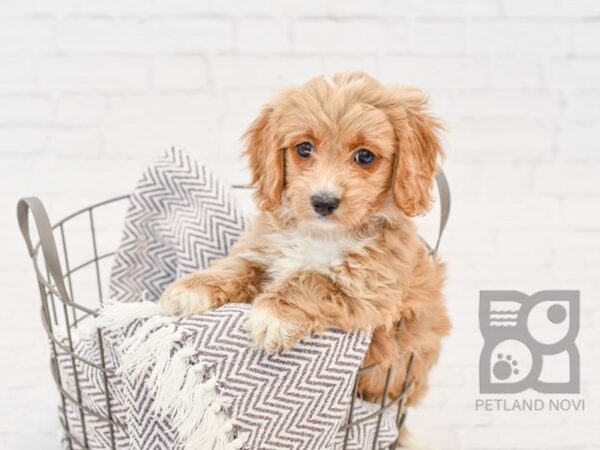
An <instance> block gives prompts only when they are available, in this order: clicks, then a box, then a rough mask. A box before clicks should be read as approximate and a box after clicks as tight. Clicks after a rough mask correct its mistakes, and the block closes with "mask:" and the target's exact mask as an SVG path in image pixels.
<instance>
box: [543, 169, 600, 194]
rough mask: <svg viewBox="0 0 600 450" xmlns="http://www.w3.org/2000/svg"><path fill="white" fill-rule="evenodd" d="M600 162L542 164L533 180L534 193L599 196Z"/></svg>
mask: <svg viewBox="0 0 600 450" xmlns="http://www.w3.org/2000/svg"><path fill="white" fill-rule="evenodd" d="M598 173H600V161H598V162H596V163H595V164H594V163H592V162H587V163H569V162H562V163H560V164H556V163H554V164H543V165H542V166H540V167H539V168H538V169H537V171H536V174H535V176H534V178H533V180H534V183H535V186H534V189H535V191H536V192H538V193H540V194H542V195H548V194H550V195H557V196H559V195H598V196H600V179H598V177H597V176H596V174H598Z"/></svg>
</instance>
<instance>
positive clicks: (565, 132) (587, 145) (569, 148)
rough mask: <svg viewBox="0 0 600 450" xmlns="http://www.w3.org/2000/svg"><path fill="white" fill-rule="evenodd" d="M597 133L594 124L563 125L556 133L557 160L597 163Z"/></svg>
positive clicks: (598, 154) (599, 154) (596, 127)
mask: <svg viewBox="0 0 600 450" xmlns="http://www.w3.org/2000/svg"><path fill="white" fill-rule="evenodd" d="M597 131H598V125H597V124H595V123H572V124H571V123H564V124H563V126H562V127H561V128H560V129H559V131H558V138H557V147H558V152H557V154H558V158H559V159H560V160H561V161H573V162H588V161H599V160H600V152H598V145H597V143H596V141H595V139H596V136H597Z"/></svg>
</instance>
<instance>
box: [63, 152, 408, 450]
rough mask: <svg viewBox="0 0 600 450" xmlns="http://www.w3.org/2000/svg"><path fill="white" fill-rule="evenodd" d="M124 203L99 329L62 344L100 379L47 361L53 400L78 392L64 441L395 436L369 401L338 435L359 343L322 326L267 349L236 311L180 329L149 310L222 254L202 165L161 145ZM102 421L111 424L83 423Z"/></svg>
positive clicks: (228, 443)
mask: <svg viewBox="0 0 600 450" xmlns="http://www.w3.org/2000/svg"><path fill="white" fill-rule="evenodd" d="M130 202H131V204H130V207H129V210H128V213H127V218H126V223H125V228H124V232H123V238H122V241H121V245H120V248H119V250H118V251H117V255H116V258H115V263H114V266H113V272H112V277H111V286H110V290H111V297H112V300H111V301H109V302H107V303H106V304H105V307H104V308H103V309H102V311H101V314H100V316H99V317H98V318H97V320H96V321H95V323H94V326H93V329H92V331H96V330H101V331H102V333H97V332H90V333H87V334H84V335H82V336H81V337H80V338H79V339H78V341H77V342H76V343H75V346H76V353H77V354H78V355H80V356H81V357H82V358H84V359H85V360H88V361H91V362H92V363H93V364H99V363H100V361H101V359H102V358H104V360H105V362H106V365H107V368H108V369H107V375H108V376H107V377H106V379H105V378H104V374H103V373H102V371H100V370H99V369H98V368H96V367H94V366H93V365H88V364H82V363H81V361H80V360H79V359H73V358H71V356H70V355H68V354H66V353H59V354H58V355H57V362H58V365H57V366H58V367H57V372H58V375H59V376H60V377H61V378H62V379H63V380H66V383H67V385H66V392H67V397H68V396H70V397H71V398H77V397H76V396H80V398H81V401H82V403H83V404H84V405H85V409H84V410H83V411H82V410H79V409H78V408H76V407H75V406H74V405H73V403H72V402H67V408H66V417H64V418H63V420H66V421H67V422H68V424H69V432H70V433H71V434H73V435H74V436H75V437H76V438H78V439H79V440H80V441H82V442H85V444H87V447H88V448H92V449H101V448H111V444H110V443H111V441H114V442H116V448H119V449H139V450H142V449H143V450H146V449H159V450H163V449H164V450H167V449H169V450H174V449H199V450H209V449H224V450H225V449H256V450H258V449H273V450H279V449H299V450H300V449H301V450H310V449H315V450H326V449H331V450H334V449H337V448H341V447H342V443H343V441H344V440H345V439H346V440H347V447H346V448H348V449H357V450H358V449H365V448H389V446H390V445H391V444H392V443H393V442H394V441H395V440H396V437H397V430H396V426H395V417H394V415H393V414H392V413H391V412H390V411H387V412H386V413H384V415H383V416H382V418H381V421H380V424H379V432H378V433H376V432H375V429H376V426H377V422H378V421H377V418H376V417H372V418H371V419H368V418H367V417H368V416H371V415H373V413H374V412H375V411H376V410H377V409H378V405H374V404H370V403H368V402H364V401H361V400H357V401H356V402H355V403H354V408H353V412H352V414H353V417H352V420H357V419H359V418H366V419H367V420H364V421H363V422H361V423H360V424H359V425H356V426H354V427H352V428H350V430H349V433H348V436H347V437H346V436H345V435H344V433H341V432H339V431H338V429H339V427H340V426H341V425H342V424H343V423H344V422H345V421H346V419H347V418H348V413H349V411H348V409H349V404H350V399H351V395H352V388H353V384H354V381H355V378H356V374H357V370H358V368H359V367H360V364H361V362H362V359H363V357H364V353H365V351H366V349H367V347H368V343H369V339H370V336H368V335H365V334H363V333H358V332H357V333H350V334H348V333H342V332H340V331H336V330H330V331H328V332H327V333H325V334H324V335H322V336H313V337H311V338H310V339H307V340H305V341H303V342H301V343H300V344H298V345H297V346H296V347H294V348H293V349H292V350H291V351H289V352H284V353H280V354H275V355H267V354H265V353H263V352H262V351H259V350H256V349H254V348H253V347H252V346H251V342H250V338H249V336H248V335H247V333H246V332H245V331H244V328H243V322H244V320H245V316H246V314H247V312H248V309H249V308H250V306H248V305H241V304H232V305H226V306H224V307H222V308H219V309H217V310H215V311H210V312H207V313H205V314H202V315H200V316H194V317H190V318H187V319H184V320H180V321H173V320H172V319H170V318H168V317H164V316H162V315H161V314H160V308H159V307H158V305H157V304H156V303H154V301H155V300H156V299H158V297H159V296H160V294H161V292H162V290H163V289H164V288H165V287H166V285H167V284H168V283H170V282H171V281H172V280H174V279H175V278H176V277H178V276H180V275H182V274H184V273H188V272H190V271H192V270H197V269H198V268H202V267H206V266H207V265H208V264H209V263H210V261H212V260H213V259H216V258H220V257H223V256H225V255H226V254H227V252H228V251H229V248H230V247H231V245H232V244H233V243H234V242H235V240H236V239H237V238H238V237H239V235H240V234H241V232H242V230H243V228H244V226H245V219H244V217H243V215H242V214H241V213H240V211H239V210H238V209H237V208H236V207H235V204H234V203H233V201H232V199H231V198H230V196H229V195H228V193H227V192H226V190H225V188H224V187H223V185H222V184H221V183H220V182H219V181H218V180H217V179H216V178H215V177H214V176H213V175H212V174H211V173H210V172H209V171H208V170H206V168H205V167H203V166H202V165H201V164H199V163H197V162H196V161H194V160H193V159H192V158H190V157H189V156H188V155H186V154H185V153H183V152H180V151H178V150H171V151H170V152H168V153H167V155H166V156H165V157H163V158H161V159H160V160H158V161H157V162H156V163H154V164H153V165H151V166H150V167H148V169H147V170H146V171H145V172H144V174H143V177H142V179H141V180H140V182H139V183H138V185H137V187H136V189H135V191H134V192H133V194H132V195H131V198H130ZM142 298H143V299H144V300H145V301H140V299H142ZM100 338H101V339H102V344H103V345H102V347H100V346H99V342H98V339H100ZM100 348H102V350H103V351H100ZM74 375H76V377H75V376H74ZM75 378H77V379H78V381H79V392H78V389H77V386H75V385H74V384H73V383H72V380H74V379H75ZM69 383H70V384H69ZM109 413H110V416H111V417H112V418H113V422H114V423H113V424H112V425H110V424H108V423H107V422H106V421H102V420H100V419H98V418H97V417H96V415H97V414H100V415H102V416H106V415H107V414H109ZM84 430H85V432H84ZM84 439H85V440H84ZM374 439H376V440H377V442H376V443H375V445H374Z"/></svg>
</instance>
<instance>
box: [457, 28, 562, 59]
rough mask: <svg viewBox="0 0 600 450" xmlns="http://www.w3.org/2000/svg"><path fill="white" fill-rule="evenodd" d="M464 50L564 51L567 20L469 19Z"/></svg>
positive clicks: (500, 52) (509, 52) (511, 52)
mask: <svg viewBox="0 0 600 450" xmlns="http://www.w3.org/2000/svg"><path fill="white" fill-rule="evenodd" d="M466 33H467V52H468V53H473V54H496V55H511V56H514V55H534V56H538V55H544V56H546V55H550V56H556V55H565V54H566V53H567V52H568V48H569V24H568V23H565V22H548V21H545V22H534V21H515V20H511V21H507V20H503V21H498V20H489V21H488V20H481V21H473V22H470V23H469V24H468V25H467V31H466Z"/></svg>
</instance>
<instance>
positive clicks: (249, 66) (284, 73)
mask: <svg viewBox="0 0 600 450" xmlns="http://www.w3.org/2000/svg"><path fill="white" fill-rule="evenodd" d="M213 70H214V71H213V79H214V81H215V84H216V85H217V87H219V88H271V89H273V90H274V89H276V88H281V86H289V85H290V84H299V83H304V82H305V81H307V80H308V79H309V78H311V77H313V76H315V74H319V73H321V61H320V59H319V58H316V57H312V56H286V57H283V56H282V57H265V58H260V57H251V56H241V57H240V56H237V57H236V56H217V57H216V59H215V61H214V69H213Z"/></svg>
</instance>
